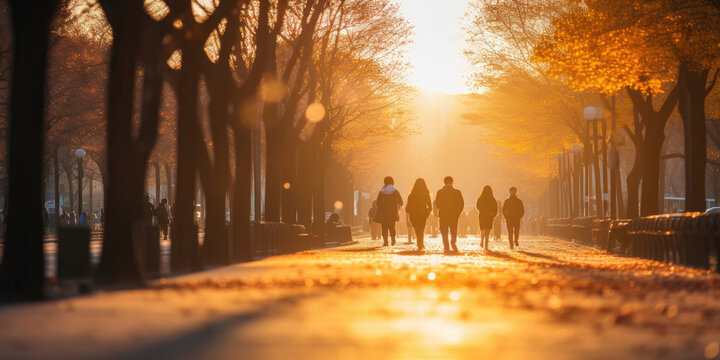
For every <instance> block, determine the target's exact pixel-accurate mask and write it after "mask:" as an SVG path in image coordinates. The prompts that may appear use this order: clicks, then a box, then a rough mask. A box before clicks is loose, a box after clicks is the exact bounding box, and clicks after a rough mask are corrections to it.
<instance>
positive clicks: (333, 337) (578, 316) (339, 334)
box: [0, 238, 720, 360]
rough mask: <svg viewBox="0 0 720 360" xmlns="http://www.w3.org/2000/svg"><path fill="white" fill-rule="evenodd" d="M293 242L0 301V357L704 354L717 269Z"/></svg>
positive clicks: (541, 243) (718, 322) (708, 354)
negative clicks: (158, 273) (227, 262)
mask: <svg viewBox="0 0 720 360" xmlns="http://www.w3.org/2000/svg"><path fill="white" fill-rule="evenodd" d="M478 242H479V241H478V240H477V239H474V238H470V239H463V240H461V241H460V243H459V245H460V248H461V250H462V251H461V253H460V254H457V255H452V256H448V255H443V254H442V253H441V251H440V242H439V240H438V239H430V240H429V241H428V243H429V244H428V245H429V250H427V251H426V252H425V253H423V254H420V253H417V252H415V251H413V247H412V246H410V245H404V244H401V245H398V246H395V247H392V248H381V247H379V245H380V242H377V241H374V242H373V241H370V240H367V239H360V241H359V243H358V244H356V245H351V246H346V247H339V248H333V249H326V250H317V251H306V252H303V253H299V254H294V255H286V256H277V257H271V258H267V259H264V260H262V261H257V262H252V263H246V264H238V265H235V266H231V267H225V268H219V269H215V270H210V271H206V272H202V273H197V274H192V275H188V276H183V277H179V278H174V279H168V280H160V281H158V282H156V283H155V284H154V286H153V287H152V288H149V289H141V290H132V291H116V292H101V293H97V294H94V295H92V296H87V297H77V298H72V299H69V300H61V301H53V302H46V303H39V304H25V305H14V306H5V307H0V358H2V359H16V358H19V359H25V358H30V359H45V358H66V359H131V358H132V359H159V358H173V359H223V358H224V359H234V358H243V359H287V358H291V359H298V360H299V359H456V358H457V359H481V358H490V359H642V358H647V359H705V358H708V359H710V358H720V357H718V352H719V351H720V349H719V345H718V342H720V300H718V299H720V276H718V275H713V274H708V273H706V272H702V271H697V270H691V269H686V268H679V267H672V266H668V265H664V264H660V263H655V262H650V261H644V260H638V259H633V258H622V257H615V256H609V255H606V254H604V253H602V252H600V251H596V250H594V249H591V248H588V247H585V246H581V245H576V244H572V243H568V242H564V241H559V240H551V239H543V238H532V239H521V246H520V248H519V250H516V251H509V250H508V249H507V245H506V243H505V242H503V243H491V248H492V251H490V252H484V251H480V250H477V248H478Z"/></svg>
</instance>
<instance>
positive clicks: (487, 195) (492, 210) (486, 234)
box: [476, 185, 498, 250]
mask: <svg viewBox="0 0 720 360" xmlns="http://www.w3.org/2000/svg"><path fill="white" fill-rule="evenodd" d="M476 208H477V210H478V225H479V227H480V246H482V247H483V249H485V250H487V249H488V243H489V242H490V230H491V229H492V227H493V221H494V220H495V216H496V215H497V212H498V208H497V200H496V199H495V197H494V196H493V193H492V188H491V187H490V186H488V185H485V187H484V188H483V191H482V194H480V197H479V198H478V199H477V204H476Z"/></svg>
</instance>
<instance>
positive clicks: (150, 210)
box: [142, 194, 155, 224]
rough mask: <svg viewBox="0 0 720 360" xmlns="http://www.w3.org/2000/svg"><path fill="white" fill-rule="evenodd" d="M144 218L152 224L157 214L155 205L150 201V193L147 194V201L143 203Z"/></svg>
mask: <svg viewBox="0 0 720 360" xmlns="http://www.w3.org/2000/svg"><path fill="white" fill-rule="evenodd" d="M142 215H143V220H145V222H146V223H148V224H152V221H153V217H154V216H155V207H154V206H153V204H152V203H151V202H150V195H148V194H145V203H144V204H143V214H142Z"/></svg>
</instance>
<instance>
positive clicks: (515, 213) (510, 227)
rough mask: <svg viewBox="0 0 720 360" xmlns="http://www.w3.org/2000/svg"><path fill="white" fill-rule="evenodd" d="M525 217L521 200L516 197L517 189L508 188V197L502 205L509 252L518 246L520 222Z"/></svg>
mask: <svg viewBox="0 0 720 360" xmlns="http://www.w3.org/2000/svg"><path fill="white" fill-rule="evenodd" d="M524 215H525V207H524V206H523V202H522V200H520V199H519V198H518V197H517V188H516V187H514V186H513V187H511V188H510V197H509V198H507V200H505V202H504V203H503V216H504V217H505V223H506V224H507V231H508V240H509V241H510V250H513V249H514V248H515V246H520V244H518V238H519V237H520V220H522V217H523V216H524Z"/></svg>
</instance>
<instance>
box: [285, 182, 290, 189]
mask: <svg viewBox="0 0 720 360" xmlns="http://www.w3.org/2000/svg"><path fill="white" fill-rule="evenodd" d="M283 189H285V190H290V183H289V182H286V183H284V184H283Z"/></svg>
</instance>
